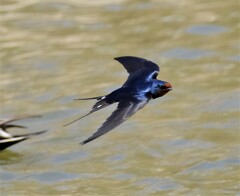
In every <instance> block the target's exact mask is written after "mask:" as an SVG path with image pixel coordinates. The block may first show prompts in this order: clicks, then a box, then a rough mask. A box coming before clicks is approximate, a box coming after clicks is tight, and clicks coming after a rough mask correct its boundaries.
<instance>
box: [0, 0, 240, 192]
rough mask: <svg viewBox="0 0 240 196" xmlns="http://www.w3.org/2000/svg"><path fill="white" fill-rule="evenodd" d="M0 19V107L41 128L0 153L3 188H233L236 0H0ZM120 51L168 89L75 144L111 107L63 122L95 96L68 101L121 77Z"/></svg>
mask: <svg viewBox="0 0 240 196" xmlns="http://www.w3.org/2000/svg"><path fill="white" fill-rule="evenodd" d="M0 19H1V28H0V33H1V38H0V39H1V45H0V50H1V51H0V52H1V67H0V78H1V83H0V93H1V95H0V99H1V117H13V116H17V115H22V114H41V115H43V117H42V118H41V119H31V120H23V121H20V122H19V124H22V125H25V126H28V127H29V130H30V131H40V130H44V129H48V130H49V131H48V133H46V134H44V135H39V136H38V137H34V138H32V139H30V140H28V141H25V142H22V143H20V144H17V145H15V146H13V147H11V148H9V149H8V150H6V151H3V152H1V153H0V166H1V167H0V168H1V169H0V174H1V175H0V181H1V189H0V193H1V195H24V196H25V195H87V196H88V195H90V196H98V195H122V196H125V195H138V196H145V195H156V196H157V195H185V196H190V195H191V196H195V195H204V196H205V195H212V196H214V195H217V196H220V195H224V196H226V195H240V192H239V188H240V187H239V180H240V176H239V171H240V170H239V159H238V156H239V153H240V149H239V142H240V135H239V127H240V123H239V120H240V114H239V109H240V103H239V100H240V94H239V87H240V81H239V73H240V68H239V61H240V54H239V50H240V43H239V29H238V27H239V26H238V23H239V1H237V0H229V1H223V0H195V1H192V0H181V1H177V0H140V1H137V0H115V1H110V0H91V1H89V0H68V1H63V0H58V1H54V0H52V1H51V0H45V1H40V0H24V1H21V0H11V1H9V0H2V1H1V18H0ZM123 55H132V56H139V57H143V58H147V59H150V60H152V61H154V62H156V63H157V64H158V65H159V66H160V67H161V73H160V74H159V76H158V78H159V79H162V80H165V81H168V82H170V83H171V84H172V85H173V88H174V90H173V91H171V92H170V93H168V94H167V95H166V96H164V97H162V98H161V99H156V100H154V101H152V102H151V103H150V104H149V105H148V106H146V107H145V108H144V109H143V110H142V111H140V112H139V113H137V114H136V115H134V116H133V117H132V118H131V119H129V120H128V121H127V122H126V123H124V124H123V125H121V126H119V127H118V128H116V129H115V130H114V131H112V132H110V133H109V134H107V135H105V136H103V137H101V138H99V139H98V140H96V141H94V142H92V143H89V144H88V145H84V146H80V145H79V142H80V141H82V140H83V139H86V138H87V137H88V136H90V135H91V134H92V133H93V132H94V131H95V130H96V129H97V128H98V127H99V126H100V124H101V123H102V122H103V121H104V120H105V118H106V117H107V116H108V115H110V113H111V111H112V110H114V107H110V108H107V109H105V110H102V111H100V112H97V113H95V114H93V115H91V116H89V117H87V118H84V119H83V120H81V121H78V122H76V123H75V124H72V125H70V126H68V127H63V125H64V124H66V123H68V122H70V121H72V120H74V119H75V118H77V117H79V116H81V115H83V114H85V113H86V112H88V110H89V109H90V108H91V106H92V104H93V103H94V101H87V102H82V101H73V99H74V98H79V97H91V96H98V95H104V94H107V93H109V92H111V91H112V90H114V89H116V88H118V87H120V86H121V85H122V83H123V82H124V81H125V80H126V78H127V72H126V71H125V70H124V68H123V67H122V66H121V65H120V64H119V63H118V62H116V61H114V60H113V58H114V57H118V56H123ZM13 132H14V130H12V131H11V133H13ZM17 133H19V132H17Z"/></svg>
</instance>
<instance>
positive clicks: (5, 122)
mask: <svg viewBox="0 0 240 196" xmlns="http://www.w3.org/2000/svg"><path fill="white" fill-rule="evenodd" d="M39 117H41V115H32V116H29V115H26V116H19V117H16V118H11V119H2V120H0V128H2V129H3V130H6V129H7V128H11V127H16V128H26V127H24V126H21V125H15V124H9V123H11V122H14V121H18V120H23V119H28V118H39Z"/></svg>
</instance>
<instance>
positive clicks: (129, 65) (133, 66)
mask: <svg viewBox="0 0 240 196" xmlns="http://www.w3.org/2000/svg"><path fill="white" fill-rule="evenodd" d="M114 59H115V60H117V61H118V62H120V63H121V64H122V65H123V67H124V68H125V69H126V70H127V72H128V73H129V74H130V75H131V74H133V73H135V72H139V71H144V72H147V73H153V72H156V73H158V72H159V71H160V69H159V66H158V65H157V64H155V63H153V62H152V61H149V60H147V59H143V58H139V57H134V56H122V57H116V58H114Z"/></svg>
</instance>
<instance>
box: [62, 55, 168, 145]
mask: <svg viewBox="0 0 240 196" xmlns="http://www.w3.org/2000/svg"><path fill="white" fill-rule="evenodd" d="M115 60H117V61H118V62H119V63H121V64H122V65H123V67H124V68H125V69H126V70H127V72H128V73H129V76H128V78H127V81H126V82H125V83H124V84H123V86H122V87H121V88H119V89H117V90H115V91H113V92H111V93H110V94H108V95H104V96H98V97H91V98H81V99H77V100H91V99H95V100H97V102H96V103H95V104H94V105H93V107H92V109H91V111H90V112H89V113H87V114H86V115H84V116H82V117H80V118H78V119H76V120H74V121H72V122H70V123H68V124H66V125H64V126H67V125H69V124H71V123H73V122H76V121H77V120H80V119H82V118H83V117H86V116H88V115H89V114H92V113H94V112H96V111H98V110H101V109H103V108H105V107H107V106H109V105H111V104H113V103H116V102H118V106H117V109H116V110H115V111H114V112H113V113H112V114H111V115H110V116H109V117H108V118H107V120H106V121H105V122H104V123H103V124H102V126H101V127H100V128H98V130H97V131H96V132H95V133H93V134H92V136H90V137H89V138H87V139H86V140H84V141H82V142H81V144H86V143H88V142H90V141H92V140H94V139H96V138H98V137H100V136H101V135H103V134H105V133H107V132H109V131H111V130H112V129H114V128H116V127H117V126H118V125H120V124H121V123H123V122H124V121H126V120H127V119H128V118H129V117H131V116H132V115H133V114H135V113H136V112H137V111H138V110H140V109H142V108H143V107H144V106H145V105H146V104H147V103H148V102H149V101H150V100H151V99H156V98H158V97H162V96H163V95H165V94H166V93H168V92H169V91H170V90H172V86H171V84H170V83H168V82H165V81H162V80H158V79H157V75H158V73H159V71H160V69H159V66H158V65H157V64H155V63H153V62H152V61H149V60H146V59H143V58H139V57H133V56H123V57H117V58H115Z"/></svg>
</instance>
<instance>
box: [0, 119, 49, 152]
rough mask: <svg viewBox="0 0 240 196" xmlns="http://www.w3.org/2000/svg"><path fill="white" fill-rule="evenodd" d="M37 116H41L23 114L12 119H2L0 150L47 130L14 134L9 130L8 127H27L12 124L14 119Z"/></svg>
mask: <svg viewBox="0 0 240 196" xmlns="http://www.w3.org/2000/svg"><path fill="white" fill-rule="evenodd" d="M35 117H39V116H22V117H17V118H12V119H5V120H0V150H4V149H6V148H8V147H10V146H12V145H14V144H16V143H19V142H21V141H24V140H26V139H28V138H29V137H30V136H32V135H39V134H42V133H45V132H46V131H39V132H34V133H26V134H20V135H12V134H10V133H9V132H8V131H7V129H9V128H26V127H25V126H22V125H16V124H12V122H14V121H17V120H22V119H27V118H35Z"/></svg>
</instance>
